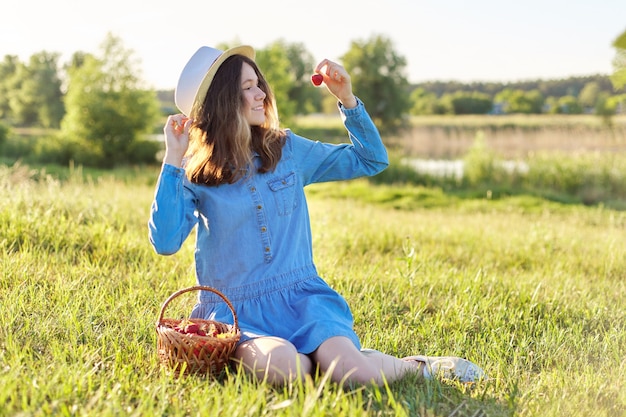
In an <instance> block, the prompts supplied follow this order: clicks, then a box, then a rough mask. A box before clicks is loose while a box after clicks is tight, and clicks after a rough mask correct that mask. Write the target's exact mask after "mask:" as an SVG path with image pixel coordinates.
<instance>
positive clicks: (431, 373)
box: [402, 355, 487, 382]
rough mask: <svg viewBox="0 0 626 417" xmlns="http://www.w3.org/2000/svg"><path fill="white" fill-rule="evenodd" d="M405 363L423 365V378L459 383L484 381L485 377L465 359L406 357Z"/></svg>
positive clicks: (451, 357)
mask: <svg viewBox="0 0 626 417" xmlns="http://www.w3.org/2000/svg"><path fill="white" fill-rule="evenodd" d="M402 360H405V361H419V362H422V363H424V367H423V372H424V378H427V379H431V378H433V377H441V378H445V379H458V380H459V381H461V382H476V381H478V380H486V379H487V375H486V374H485V371H483V370H482V369H481V368H480V367H479V366H478V365H476V364H475V363H472V362H470V361H468V360H467V359H463V358H457V357H455V356H422V355H417V356H407V357H406V358H402Z"/></svg>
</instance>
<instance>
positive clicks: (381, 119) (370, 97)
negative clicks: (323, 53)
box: [341, 35, 411, 130]
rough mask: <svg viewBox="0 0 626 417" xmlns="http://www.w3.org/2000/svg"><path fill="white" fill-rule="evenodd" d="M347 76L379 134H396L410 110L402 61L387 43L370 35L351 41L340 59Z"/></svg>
mask: <svg viewBox="0 0 626 417" xmlns="http://www.w3.org/2000/svg"><path fill="white" fill-rule="evenodd" d="M341 59H342V62H343V65H344V66H345V68H346V69H347V70H348V72H349V73H350V76H351V78H352V85H353V87H354V92H355V94H356V95H357V96H359V97H360V98H361V99H362V100H363V102H364V103H365V105H366V106H367V109H368V112H369V113H370V115H371V116H372V119H373V120H374V122H375V123H377V125H378V127H379V128H380V129H381V130H396V129H398V128H400V127H401V126H402V125H403V120H404V116H405V115H406V114H407V113H408V111H409V109H410V108H411V101H410V100H409V94H410V93H409V83H408V81H407V79H406V75H405V69H406V59H405V58H404V57H402V56H400V55H399V54H398V53H397V52H396V51H395V49H394V46H393V43H392V42H391V40H390V39H388V38H386V37H384V36H381V35H374V36H372V37H371V38H370V39H369V40H366V41H353V42H352V44H351V46H350V49H349V50H348V52H346V53H345V54H344V55H343V56H342V58H341Z"/></svg>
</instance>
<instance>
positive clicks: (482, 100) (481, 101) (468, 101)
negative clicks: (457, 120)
mask: <svg viewBox="0 0 626 417" xmlns="http://www.w3.org/2000/svg"><path fill="white" fill-rule="evenodd" d="M444 99H447V100H449V103H450V107H451V108H452V113H454V114H459V115H461V114H486V113H488V112H489V111H490V110H491V109H492V107H493V103H492V101H491V98H490V97H489V96H488V95H487V94H483V93H478V92H471V93H468V92H463V91H457V92H456V93H454V94H450V95H446V96H444V97H442V100H444Z"/></svg>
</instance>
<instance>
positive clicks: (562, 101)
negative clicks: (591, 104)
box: [558, 96, 583, 114]
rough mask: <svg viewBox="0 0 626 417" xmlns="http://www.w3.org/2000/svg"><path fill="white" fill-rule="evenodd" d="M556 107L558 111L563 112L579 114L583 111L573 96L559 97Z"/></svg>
mask: <svg viewBox="0 0 626 417" xmlns="http://www.w3.org/2000/svg"><path fill="white" fill-rule="evenodd" d="M558 108H559V113H563V114H580V113H582V112H583V108H582V106H581V105H580V102H579V101H578V99H577V98H576V97H574V96H563V97H559V101H558Z"/></svg>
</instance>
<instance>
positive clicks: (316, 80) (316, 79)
mask: <svg viewBox="0 0 626 417" xmlns="http://www.w3.org/2000/svg"><path fill="white" fill-rule="evenodd" d="M322 81H324V77H323V76H322V74H313V75H311V82H312V83H313V85H315V86H316V87H319V86H320V85H322Z"/></svg>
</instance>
